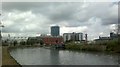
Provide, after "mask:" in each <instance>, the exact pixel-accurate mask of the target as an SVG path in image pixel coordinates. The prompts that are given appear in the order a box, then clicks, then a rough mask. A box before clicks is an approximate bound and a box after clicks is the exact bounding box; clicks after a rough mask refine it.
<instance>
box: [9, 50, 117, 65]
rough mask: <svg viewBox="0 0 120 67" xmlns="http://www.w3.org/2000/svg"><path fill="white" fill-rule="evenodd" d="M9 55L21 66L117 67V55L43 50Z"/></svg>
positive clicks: (13, 51) (15, 51) (13, 52)
mask: <svg viewBox="0 0 120 67" xmlns="http://www.w3.org/2000/svg"><path fill="white" fill-rule="evenodd" d="M10 54H11V55H12V56H13V57H14V58H15V59H16V60H17V62H18V63H20V64H21V65H117V64H118V55H116V54H106V53H99V52H78V51H68V50H55V49H45V48H17V49H12V50H11V52H10Z"/></svg>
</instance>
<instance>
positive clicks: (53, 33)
mask: <svg viewBox="0 0 120 67" xmlns="http://www.w3.org/2000/svg"><path fill="white" fill-rule="evenodd" d="M59 35H60V27H59V26H52V27H51V36H59Z"/></svg>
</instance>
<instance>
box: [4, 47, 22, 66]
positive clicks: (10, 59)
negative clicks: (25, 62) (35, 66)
mask: <svg viewBox="0 0 120 67" xmlns="http://www.w3.org/2000/svg"><path fill="white" fill-rule="evenodd" d="M8 48H9V47H8V46H3V47H2V67H9V66H11V67H21V66H20V65H19V63H17V61H16V60H15V59H14V58H13V57H12V56H11V55H10V53H9V51H8Z"/></svg>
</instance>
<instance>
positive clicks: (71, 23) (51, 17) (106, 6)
mask: <svg viewBox="0 0 120 67" xmlns="http://www.w3.org/2000/svg"><path fill="white" fill-rule="evenodd" d="M84 5H85V6H84ZM114 5H117V4H116V3H110V2H108V3H107V2H102V3H99V2H93V3H88V2H87V3H82V2H59V3H58V2H52V3H51V2H3V12H5V14H6V15H7V14H8V13H10V12H13V13H14V11H16V10H17V11H20V12H21V13H22V12H26V11H32V14H34V15H35V16H36V17H35V18H36V19H31V18H30V19H31V20H30V21H25V19H27V18H28V17H25V18H20V19H17V20H11V19H9V18H8V17H7V16H6V19H5V20H11V21H13V22H14V24H12V25H10V26H8V27H5V28H4V29H3V32H6V33H7V32H14V33H17V32H25V33H26V32H40V33H49V30H50V29H49V27H50V25H51V24H58V25H64V26H66V27H80V26H87V27H89V28H90V30H87V31H88V32H96V33H99V32H105V31H103V30H102V29H101V27H104V28H106V29H105V30H107V32H108V31H109V30H108V28H107V27H108V26H109V25H111V24H117V22H118V16H117V15H112V14H111V13H112V12H113V13H115V11H111V10H112V7H113V6H114ZM82 6H84V7H82ZM116 12H117V11H116ZM41 16H42V17H41ZM92 17H95V18H99V19H101V22H97V24H96V26H94V25H95V24H94V23H90V22H95V20H94V19H93V20H92V21H89V20H90V19H91V18H92ZM42 20H45V21H42ZM64 21H65V22H64ZM28 24H35V28H31V29H28V28H26V25H28ZM98 27H99V28H98ZM21 29H23V31H21ZM100 29H101V30H100ZM43 31H44V32H43ZM105 33H106V32H105ZM92 34H94V33H92Z"/></svg>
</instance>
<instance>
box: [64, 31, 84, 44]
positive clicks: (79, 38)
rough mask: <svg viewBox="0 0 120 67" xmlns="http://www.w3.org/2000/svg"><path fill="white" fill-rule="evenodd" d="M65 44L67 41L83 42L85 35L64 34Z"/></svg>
mask: <svg viewBox="0 0 120 67" xmlns="http://www.w3.org/2000/svg"><path fill="white" fill-rule="evenodd" d="M63 38H64V42H66V41H82V40H83V33H75V32H73V33H64V34H63Z"/></svg>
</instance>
